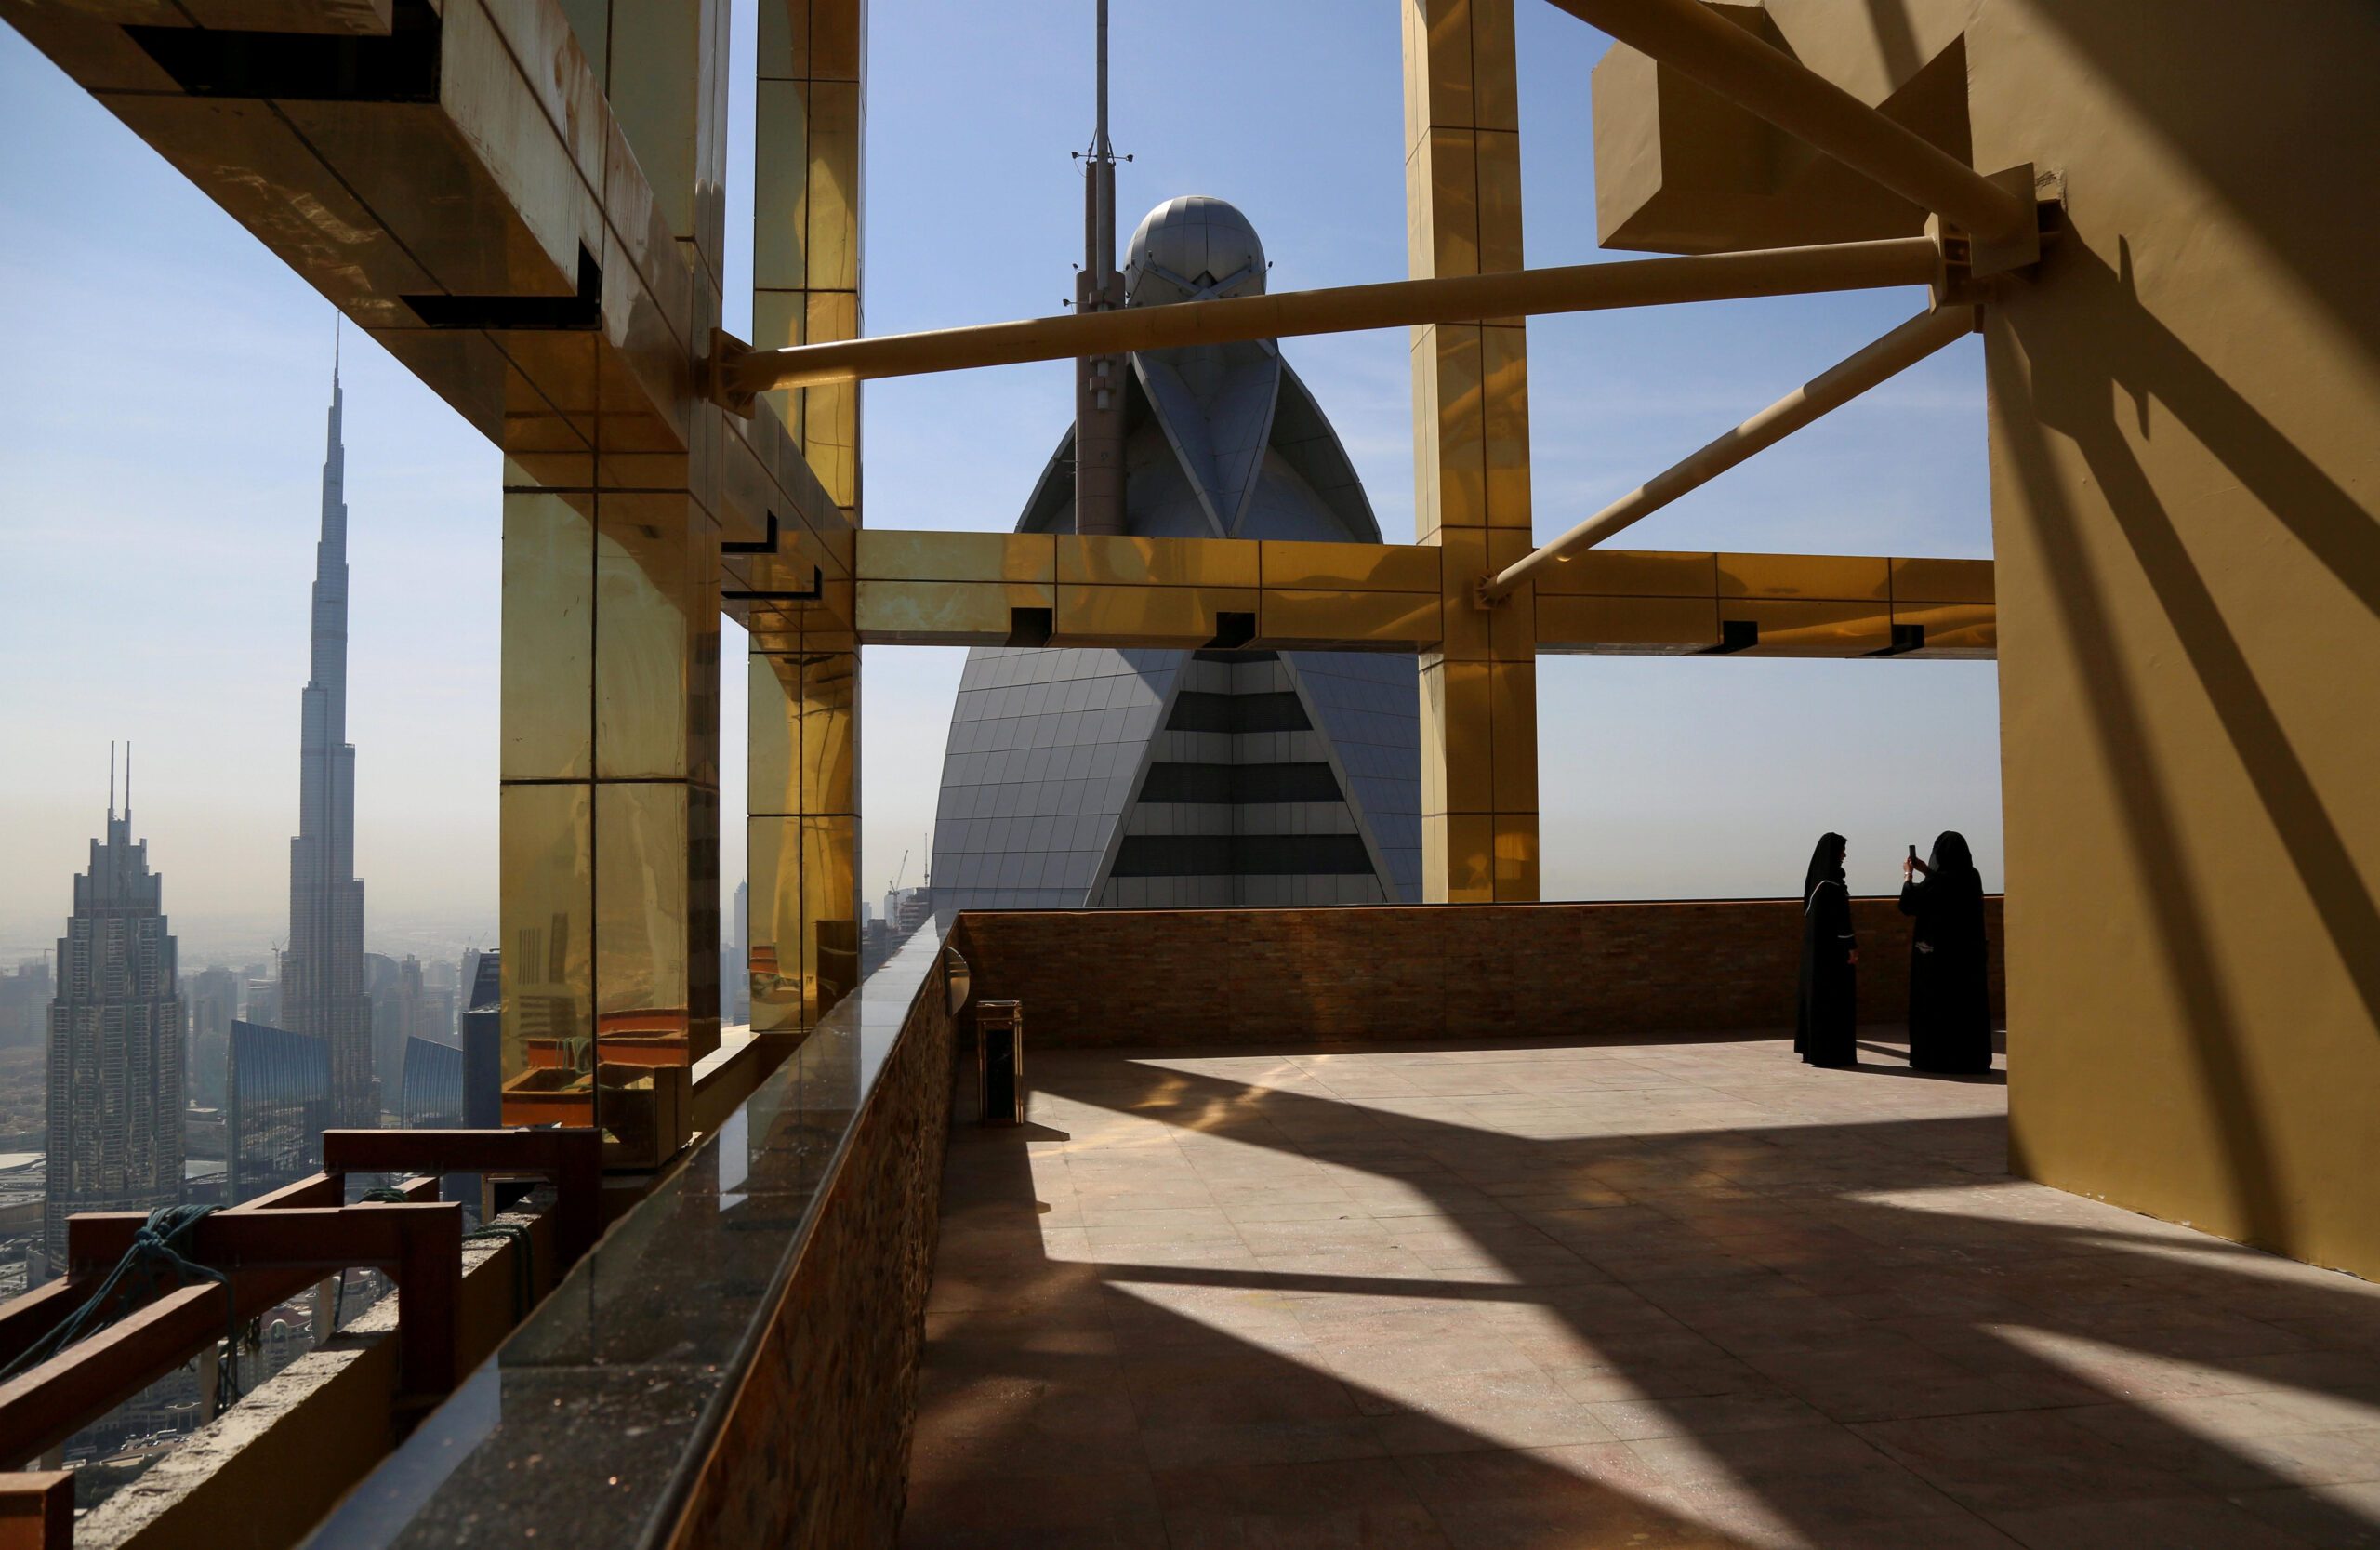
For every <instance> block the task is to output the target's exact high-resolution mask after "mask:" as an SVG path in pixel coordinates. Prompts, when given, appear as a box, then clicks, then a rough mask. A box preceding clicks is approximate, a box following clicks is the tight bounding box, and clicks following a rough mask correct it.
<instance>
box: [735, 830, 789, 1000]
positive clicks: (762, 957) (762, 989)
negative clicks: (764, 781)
mask: <svg viewBox="0 0 2380 1550" xmlns="http://www.w3.org/2000/svg"><path fill="white" fill-rule="evenodd" d="M745 843H746V846H747V852H746V861H745V865H746V868H747V872H746V876H747V880H748V890H747V909H748V914H747V922H748V923H747V930H748V931H749V932H750V934H751V947H750V958H749V960H748V965H747V966H748V970H749V973H750V975H751V993H752V1031H753V1032H755V1033H782V1032H785V1031H787V1030H788V1029H792V1028H796V1027H801V1026H802V1022H801V820H800V818H798V817H792V816H763V815H757V814H756V815H753V816H752V817H751V818H750V819H749V820H748V822H747V825H746V831H745Z"/></svg>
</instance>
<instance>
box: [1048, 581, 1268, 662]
mask: <svg viewBox="0 0 2380 1550" xmlns="http://www.w3.org/2000/svg"><path fill="white" fill-rule="evenodd" d="M1257 596H1258V594H1257V592H1256V590H1255V589H1253V588H1236V587H1067V586H1061V587H1060V588H1059V589H1058V612H1057V632H1056V636H1055V640H1056V642H1057V643H1060V644H1068V645H1149V646H1189V647H1197V646H1202V645H1205V644H1206V643H1208V642H1209V641H1211V640H1213V639H1215V638H1216V634H1217V629H1218V625H1219V622H1220V619H1221V616H1223V615H1224V614H1247V615H1250V616H1253V615H1254V614H1255V613H1256V611H1257Z"/></svg>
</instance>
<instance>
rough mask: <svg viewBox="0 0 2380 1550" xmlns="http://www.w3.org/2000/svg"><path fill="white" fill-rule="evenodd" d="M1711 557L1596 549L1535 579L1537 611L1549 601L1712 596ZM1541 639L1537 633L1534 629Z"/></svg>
mask: <svg viewBox="0 0 2380 1550" xmlns="http://www.w3.org/2000/svg"><path fill="white" fill-rule="evenodd" d="M1715 558H1716V557H1715V556H1713V555H1711V554H1707V553H1701V552H1663V551H1662V550H1650V549H1639V550H1627V549H1597V550H1588V551H1587V552H1585V553H1583V554H1578V555H1573V556H1572V557H1571V558H1570V560H1569V562H1568V563H1567V564H1560V565H1548V566H1546V567H1545V568H1544V569H1543V570H1540V572H1538V574H1537V577H1536V583H1535V584H1536V587H1537V595H1538V599H1539V603H1540V606H1542V605H1543V602H1544V600H1545V599H1546V598H1547V597H1549V596H1561V595H1571V594H1576V595H1582V596H1631V597H1715V596H1717V595H1718V585H1719V581H1718V572H1717V570H1716V569H1715V568H1714V566H1713V564H1712V561H1713V560H1714V559H1715ZM1539 633H1540V636H1542V634H1543V631H1542V630H1540V632H1539Z"/></svg>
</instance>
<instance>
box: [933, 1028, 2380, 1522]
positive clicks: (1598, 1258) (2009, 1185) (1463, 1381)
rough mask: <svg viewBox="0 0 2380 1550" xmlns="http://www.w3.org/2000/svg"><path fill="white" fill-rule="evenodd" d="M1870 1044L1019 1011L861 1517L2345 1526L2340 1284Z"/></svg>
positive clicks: (2348, 1439)
mask: <svg viewBox="0 0 2380 1550" xmlns="http://www.w3.org/2000/svg"><path fill="white" fill-rule="evenodd" d="M1870 1049H1871V1053H1868V1054H1866V1055H1864V1056H1863V1060H1864V1061H1865V1062H1866V1064H1864V1065H1863V1066H1862V1067H1861V1068H1859V1069H1858V1070H1852V1071H1818V1070H1814V1069H1811V1068H1809V1067H1806V1066H1802V1065H1800V1064H1799V1063H1798V1062H1796V1061H1795V1060H1794V1059H1793V1057H1792V1053H1790V1052H1789V1051H1788V1050H1787V1049H1786V1048H1785V1047H1784V1046H1783V1045H1782V1044H1780V1043H1778V1042H1775V1041H1768V1040H1762V1041H1729V1040H1692V1041H1684V1042H1675V1043H1663V1044H1633V1045H1591V1046H1579V1045H1565V1044H1558V1043H1553V1042H1542V1043H1530V1044H1525V1045H1508V1046H1502V1047H1498V1048H1492V1049H1445V1050H1428V1051H1421V1050H1408V1049H1393V1048H1381V1049H1373V1050H1360V1051H1352V1052H1333V1053H1311V1054H1282V1055H1249V1054H1228V1055H1205V1056H1200V1055H1171V1054H1167V1055H1151V1054H1144V1053H1130V1054H1128V1053H1050V1054H1042V1053H1037V1054H1036V1055H1035V1057H1034V1060H1033V1065H1032V1067H1031V1074H1032V1077H1033V1079H1034V1081H1035V1085H1036V1088H1037V1091H1036V1093H1034V1097H1033V1106H1032V1111H1031V1114H1032V1121H1033V1122H1032V1124H1031V1125H1029V1126H1027V1127H1025V1128H1024V1129H1022V1130H1010V1131H985V1130H979V1129H976V1128H975V1127H973V1126H971V1125H965V1124H962V1125H961V1126H960V1127H959V1132H958V1133H957V1135H956V1136H955V1137H954V1140H953V1144H952V1146H951V1149H950V1165H949V1172H948V1175H947V1180H946V1183H945V1193H944V1197H943V1236H942V1241H941V1248H940V1252H939V1256H938V1260H937V1264H936V1270H935V1278H934V1286H933V1293H932V1302H931V1304H930V1309H929V1313H928V1316H927V1332H928V1339H929V1345H928V1349H927V1356H926V1371H925V1373H924V1376H923V1380H922V1383H921V1392H920V1414H919V1427H918V1437H917V1446H916V1451H915V1455H914V1459H913V1462H912V1464H911V1486H910V1500H909V1508H908V1517H907V1521H906V1532H905V1540H906V1543H909V1544H911V1545H916V1546H991V1545H1020V1546H1023V1545H1030V1546H1035V1547H1038V1550H1059V1547H1070V1546H1142V1545H1149V1546H1170V1550H1194V1547H1197V1550H1204V1547H1207V1546H1233V1547H1242V1546H1245V1547H1251V1550H1252V1547H1256V1546H1265V1547H1289V1546H1307V1545H1315V1546H1326V1545H1327V1546H1350V1547H1352V1546H1408V1545H1412V1546H1420V1545H1437V1546H1446V1545H1454V1546H1466V1547H1468V1546H1481V1547H1485V1546H1518V1545H1526V1546H1573V1545H1575V1546H1602V1545H1612V1546H1630V1547H1655V1546H1671V1545H1761V1546H1767V1545H1815V1546H1845V1547H1853V1546H1894V1547H1899V1546H1911V1547H1925V1550H1931V1547H1936V1546H1941V1547H1946V1550H1963V1547H1965V1546H1982V1545H2003V1546H2004V1545H2011V1544H2022V1545H2030V1546H2037V1547H2042V1550H2051V1547H2056V1550H2065V1547H2069V1546H2073V1547H2091V1550H2102V1547H2115V1550H2168V1547H2174V1550H2181V1547H2214V1546H2234V1545H2240V1546H2247V1545H2254V1546H2267V1545H2270V1546H2282V1545H2293V1546H2294V1545H2307V1544H2313V1545H2374V1546H2380V1287H2374V1286H2371V1285H2367V1284H2365V1283H2363V1282H2360V1281H2357V1280H2354V1279H2352V1278H2347V1277H2345V1276H2340V1275H2334V1274H2327V1273H2323V1272H2320V1271H2315V1270H2311V1269H2307V1268H2306V1267H2305V1266H2302V1265H2294V1264H2292V1263H2290V1262H2288V1261H2285V1260H2280V1259H2275V1258H2272V1257H2270V1256H2268V1255H2264V1254H2259V1253H2255V1252H2250V1251H2247V1250H2242V1249H2240V1248H2238V1247H2235V1246H2233V1245H2230V1244H2228V1243H2224V1242H2221V1241H2219V1240H2216V1239H2209V1238H2205V1237H2202V1236H2201V1235H2199V1234H2196V1233H2193V1232H2190V1231H2188V1230H2187V1229H2185V1228H2181V1227H2176V1226H2173V1225H2167V1224H2164V1223H2160V1222H2155V1221H2151V1220H2149V1219H2148V1218H2146V1217H2141V1216H2135V1215H2133V1214H2131V1213H2129V1212H2122V1211H2119V1210H2116V1209H2114V1208H2112V1207H2109V1206H2104V1205H2096V1204H2094V1203H2092V1202H2090V1201H2088V1200H2084V1199H2078V1198H2076V1197H2074V1196H2071V1195H2064V1194H2060V1193H2058V1192H2056V1191H2054V1190H2050V1189H2045V1188H2042V1187H2040V1186H2034V1185H2030V1184H2024V1183H2020V1182H2017V1181H2015V1180H2012V1179H2010V1178H2009V1177H2008V1176H2007V1173H2006V1172H2005V1169H2004V1168H2003V1155H2004V1136H2005V1130H2006V1126H2005V1120H2004V1111H2005V1097H2006V1089H2005V1088H2004V1086H2003V1085H2002V1084H2001V1081H2000V1079H1999V1078H1998V1077H1997V1076H1994V1077H1993V1078H1992V1079H1990V1080H1984V1079H1964V1080H1958V1079H1939V1078H1930V1077H1924V1076H1919V1075H1915V1074H1912V1073H1911V1072H1910V1071H1909V1070H1908V1068H1907V1067H1906V1066H1904V1065H1903V1064H1901V1062H1900V1061H1899V1060H1897V1058H1892V1057H1891V1055H1890V1053H1889V1052H1888V1051H1887V1050H1886V1048H1885V1046H1884V1045H1883V1044H1881V1043H1877V1042H1874V1041H1871V1044H1870ZM968 1101H969V1100H968V1095H966V1094H962V1097H961V1104H962V1106H966V1104H967V1103H968Z"/></svg>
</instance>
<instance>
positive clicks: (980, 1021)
mask: <svg viewBox="0 0 2380 1550" xmlns="http://www.w3.org/2000/svg"><path fill="white" fill-rule="evenodd" d="M975 1092H976V1094H977V1097H978V1099H979V1100H980V1105H981V1109H982V1112H981V1114H980V1115H979V1119H980V1120H981V1122H982V1123H984V1124H986V1125H1021V1124H1023V1123H1024V1122H1025V1003H1024V1002H1022V1001H977V1002H976V1003H975Z"/></svg>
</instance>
